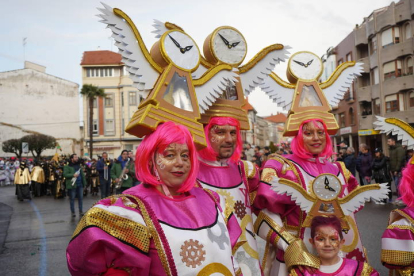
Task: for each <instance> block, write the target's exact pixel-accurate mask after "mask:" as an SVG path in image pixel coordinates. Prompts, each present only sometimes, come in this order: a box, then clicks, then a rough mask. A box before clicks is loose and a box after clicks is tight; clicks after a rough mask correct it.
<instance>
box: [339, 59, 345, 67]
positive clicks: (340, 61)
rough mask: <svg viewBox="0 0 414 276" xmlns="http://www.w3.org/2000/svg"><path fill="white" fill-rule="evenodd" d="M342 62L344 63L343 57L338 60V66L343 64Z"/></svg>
mask: <svg viewBox="0 0 414 276" xmlns="http://www.w3.org/2000/svg"><path fill="white" fill-rule="evenodd" d="M342 63H344V60H343V59H342V58H341V59H340V60H338V66H339V65H341V64H342Z"/></svg>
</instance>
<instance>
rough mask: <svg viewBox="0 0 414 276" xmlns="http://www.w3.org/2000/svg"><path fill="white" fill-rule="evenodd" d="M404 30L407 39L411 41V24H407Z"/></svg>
mask: <svg viewBox="0 0 414 276" xmlns="http://www.w3.org/2000/svg"><path fill="white" fill-rule="evenodd" d="M404 29H405V39H406V40H407V39H410V38H412V37H413V34H412V32H411V24H410V23H409V22H408V23H407V24H405V25H404Z"/></svg>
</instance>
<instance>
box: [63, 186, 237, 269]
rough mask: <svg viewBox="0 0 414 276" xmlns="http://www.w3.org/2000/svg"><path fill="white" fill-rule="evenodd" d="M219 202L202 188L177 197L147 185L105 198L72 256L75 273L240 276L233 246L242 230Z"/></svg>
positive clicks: (84, 223)
mask: <svg viewBox="0 0 414 276" xmlns="http://www.w3.org/2000/svg"><path fill="white" fill-rule="evenodd" d="M216 200H218V196H217V195H215V194H214V193H210V192H207V191H205V190H203V189H200V188H193V189H191V190H190V191H189V192H187V193H185V194H183V195H182V196H178V197H175V198H173V199H172V198H168V197H166V196H164V195H163V194H161V193H160V192H159V191H157V190H156V189H155V188H154V187H150V186H149V185H146V184H142V185H139V186H136V187H133V188H131V189H128V190H126V191H125V192H124V194H122V195H119V196H113V197H109V198H105V199H103V200H101V201H99V202H98V203H97V204H96V205H95V206H93V207H92V208H91V209H90V210H89V211H88V212H87V213H86V214H85V216H84V217H83V218H82V220H81V221H80V223H79V225H78V227H77V229H76V231H75V233H74V235H73V238H72V240H71V241H70V243H69V246H68V248H67V252H66V255H67V261H68V267H69V270H70V272H71V273H72V275H98V274H99V275H210V274H214V273H221V274H223V275H235V272H234V264H233V258H232V248H233V247H234V246H235V244H236V242H237V239H238V238H239V236H240V233H241V230H240V227H239V226H238V224H237V221H236V220H235V219H234V218H232V217H230V218H229V219H228V220H226V219H225V218H224V216H223V215H222V213H221V208H220V206H219V203H218V202H216ZM226 224H227V228H228V229H229V231H227V229H226ZM220 252H221V253H220ZM235 265H236V266H237V264H235Z"/></svg>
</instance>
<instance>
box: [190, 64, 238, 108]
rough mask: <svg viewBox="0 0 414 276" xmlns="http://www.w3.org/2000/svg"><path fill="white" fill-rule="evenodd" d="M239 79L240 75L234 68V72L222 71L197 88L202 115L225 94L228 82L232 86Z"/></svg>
mask: <svg viewBox="0 0 414 276" xmlns="http://www.w3.org/2000/svg"><path fill="white" fill-rule="evenodd" d="M237 77H238V74H237V69H236V68H233V69H232V71H229V70H221V71H220V72H218V73H217V74H215V75H214V77H212V78H211V79H210V80H209V81H207V82H206V83H204V84H203V85H200V86H196V87H195V90H196V94H197V101H198V106H199V108H200V113H202V114H203V113H205V111H206V110H207V109H208V108H209V107H210V106H211V105H212V104H213V103H214V102H215V101H216V99H217V98H218V97H220V95H221V94H223V91H224V90H225V89H226V86H227V85H228V82H230V84H234V83H235V82H237V81H238V80H237Z"/></svg>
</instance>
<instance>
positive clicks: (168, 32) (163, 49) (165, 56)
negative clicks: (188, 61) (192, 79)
mask: <svg viewBox="0 0 414 276" xmlns="http://www.w3.org/2000/svg"><path fill="white" fill-rule="evenodd" d="M173 32H178V33H182V34H184V35H186V36H187V37H188V38H190V39H191V40H192V41H193V43H194V46H195V47H196V48H197V51H198V61H197V65H195V66H194V67H193V68H190V69H186V68H183V67H181V66H178V65H177V64H176V63H175V62H173V61H172V59H171V58H170V57H169V56H168V53H167V51H166V50H165V44H164V41H165V38H166V37H167V35H169V34H170V33H173ZM160 50H161V51H160V52H161V55H162V57H163V59H164V60H165V61H166V62H167V63H171V64H174V66H175V67H177V68H178V69H180V70H183V71H185V72H194V71H195V70H196V69H197V68H198V66H200V60H201V58H200V57H201V54H200V48H198V45H197V43H196V42H195V41H194V39H193V38H192V37H191V36H189V35H188V34H187V33H185V32H184V31H181V30H179V29H173V30H169V31H167V32H165V33H163V34H162V36H161V38H160Z"/></svg>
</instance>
